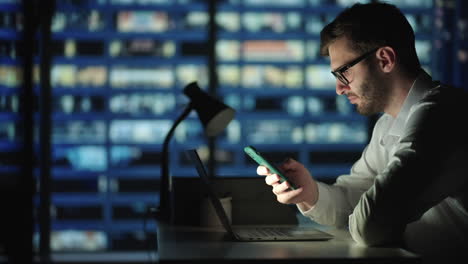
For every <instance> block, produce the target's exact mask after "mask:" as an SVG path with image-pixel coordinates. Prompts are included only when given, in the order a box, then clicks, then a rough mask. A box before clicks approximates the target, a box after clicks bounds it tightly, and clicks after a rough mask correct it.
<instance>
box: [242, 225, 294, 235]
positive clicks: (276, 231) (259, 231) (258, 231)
mask: <svg viewBox="0 0 468 264" xmlns="http://www.w3.org/2000/svg"><path fill="white" fill-rule="evenodd" d="M249 235H250V236H254V237H275V236H276V237H277V236H287V235H288V232H287V230H286V229H285V228H268V227H262V228H253V229H251V230H249Z"/></svg>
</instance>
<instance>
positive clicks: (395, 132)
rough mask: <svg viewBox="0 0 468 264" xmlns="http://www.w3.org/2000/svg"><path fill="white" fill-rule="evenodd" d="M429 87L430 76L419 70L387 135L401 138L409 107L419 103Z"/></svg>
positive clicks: (430, 85)
mask: <svg viewBox="0 0 468 264" xmlns="http://www.w3.org/2000/svg"><path fill="white" fill-rule="evenodd" d="M431 87H432V78H431V76H429V74H427V73H426V72H425V71H424V70H421V73H420V74H419V75H418V77H417V78H416V80H415V81H414V83H413V85H412V86H411V89H410V91H409V92H408V95H407V96H406V99H405V102H404V103H403V106H402V107H401V110H400V112H399V113H398V115H397V116H396V118H394V120H393V122H392V125H391V127H390V129H389V130H388V134H387V135H391V136H396V137H400V136H401V134H402V133H403V130H404V128H405V125H406V121H407V119H408V115H409V112H410V110H411V107H412V106H413V105H414V104H416V103H417V102H418V101H420V100H421V99H422V98H423V97H424V94H425V93H426V91H427V90H428V89H429V88H431Z"/></svg>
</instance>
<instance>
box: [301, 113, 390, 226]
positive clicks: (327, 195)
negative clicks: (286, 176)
mask: <svg viewBox="0 0 468 264" xmlns="http://www.w3.org/2000/svg"><path fill="white" fill-rule="evenodd" d="M387 121H388V120H387V118H386V117H381V118H380V119H379V120H378V121H377V123H376V125H375V126H374V132H373V134H372V138H371V141H370V143H369V144H368V145H367V147H366V148H365V149H364V151H363V153H362V155H361V157H360V159H359V160H358V161H356V163H354V165H353V166H352V168H351V170H350V174H347V175H341V176H339V177H338V178H337V180H336V183H335V184H333V185H328V184H325V183H322V182H317V184H318V192H319V196H318V201H317V203H316V204H315V206H314V207H313V208H311V209H309V210H308V211H302V210H300V209H299V210H300V212H301V213H302V214H303V215H304V216H306V217H309V218H311V219H312V220H314V221H316V222H317V223H319V224H323V225H331V226H336V227H345V226H347V225H348V221H349V215H350V214H351V213H352V212H353V209H354V207H355V206H356V205H357V203H358V201H359V198H360V197H361V195H362V194H363V193H364V192H365V191H367V190H368V189H369V188H370V187H371V186H372V184H373V183H374V178H375V176H376V175H377V174H378V172H379V171H380V170H382V168H383V167H384V166H385V160H387V157H386V155H387V154H386V151H385V150H384V149H383V147H382V146H381V145H380V144H379V140H380V138H381V135H382V133H383V132H384V131H385V128H386V127H387Z"/></svg>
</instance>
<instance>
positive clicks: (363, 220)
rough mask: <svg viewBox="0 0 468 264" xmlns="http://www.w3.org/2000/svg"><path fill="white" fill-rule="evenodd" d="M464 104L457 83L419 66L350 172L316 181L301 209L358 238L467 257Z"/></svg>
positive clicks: (433, 255)
mask: <svg viewBox="0 0 468 264" xmlns="http://www.w3.org/2000/svg"><path fill="white" fill-rule="evenodd" d="M466 109H468V101H466V97H464V96H463V95H461V93H460V90H459V89H455V88H451V87H447V86H443V85H438V84H437V83H435V82H433V81H432V79H431V77H430V76H429V75H427V73H425V72H422V73H421V74H420V75H419V76H418V78H417V79H416V81H415V82H414V84H413V86H412V87H411V90H410V92H409V94H408V96H407V98H406V100H405V102H404V104H403V106H402V108H401V110H400V112H399V114H398V115H397V117H396V118H393V117H392V116H390V115H388V114H383V115H382V116H381V117H380V118H379V120H378V121H377V123H376V125H375V127H374V130H373V134H372V138H371V140H370V142H369V144H368V146H367V147H366V148H365V149H364V151H363V153H362V156H361V158H360V159H359V160H358V161H357V162H356V163H355V164H354V165H353V166H352V168H351V170H350V174H349V175H342V176H339V177H338V178H337V180H336V183H335V184H333V185H327V184H324V183H320V182H318V191H319V198H318V201H317V203H316V204H315V206H314V207H313V208H312V209H310V210H308V211H305V212H304V211H301V213H302V214H303V215H305V216H307V217H310V218H311V219H313V220H314V221H316V222H318V223H320V224H324V225H333V226H338V227H345V226H348V227H349V230H350V233H351V236H352V237H353V239H354V240H355V241H357V242H358V243H360V244H364V245H369V246H388V245H397V246H404V247H406V248H408V249H410V250H412V251H414V252H416V253H419V254H421V255H422V256H423V257H424V258H425V261H426V259H427V260H431V261H434V262H436V261H437V258H439V257H440V258H444V262H447V256H467V255H468V198H467V196H468V143H467V142H468V140H467V138H468V129H466V128H465V127H466V126H467V124H468V118H467V116H466V113H468V111H467V110H466ZM463 123H465V124H463ZM312 173H313V172H312ZM467 259H468V258H467Z"/></svg>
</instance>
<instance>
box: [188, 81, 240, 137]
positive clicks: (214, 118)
mask: <svg viewBox="0 0 468 264" xmlns="http://www.w3.org/2000/svg"><path fill="white" fill-rule="evenodd" d="M184 94H185V95H187V97H189V98H190V104H191V106H192V107H193V109H195V111H196V112H197V114H198V118H199V119H200V121H201V122H202V124H203V126H204V128H205V133H206V135H207V136H209V137H212V136H216V135H217V134H219V133H220V132H221V131H223V129H224V128H225V127H226V126H227V125H228V124H229V122H231V120H232V119H233V118H234V114H235V111H234V109H232V108H230V107H229V106H227V105H225V104H224V103H222V102H221V101H219V100H218V99H216V98H214V97H212V96H210V95H209V94H207V93H206V92H204V91H203V90H201V89H200V87H199V86H198V84H197V83H196V82H192V83H189V84H188V85H187V86H186V87H185V88H184Z"/></svg>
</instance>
